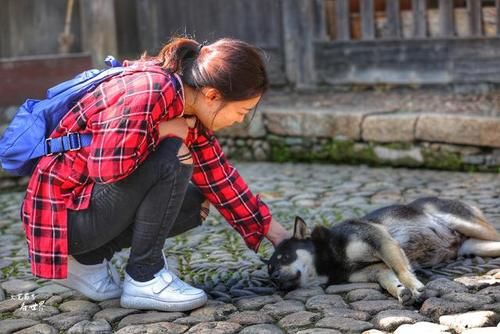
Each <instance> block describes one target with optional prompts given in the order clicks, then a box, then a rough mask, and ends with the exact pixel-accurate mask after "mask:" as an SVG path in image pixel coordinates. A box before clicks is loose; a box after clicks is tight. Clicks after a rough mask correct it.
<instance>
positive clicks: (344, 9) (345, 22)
mask: <svg viewBox="0 0 500 334" xmlns="http://www.w3.org/2000/svg"><path fill="white" fill-rule="evenodd" d="M335 23H336V24H335V28H336V29H335V30H336V31H337V36H336V37H337V38H336V39H337V40H338V41H348V40H350V39H351V28H350V12H349V0H337V1H336V2H335Z"/></svg>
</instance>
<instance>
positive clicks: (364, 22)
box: [360, 0, 375, 40]
mask: <svg viewBox="0 0 500 334" xmlns="http://www.w3.org/2000/svg"><path fill="white" fill-rule="evenodd" d="M360 1H361V2H360V4H361V8H360V9H361V10H360V12H361V39H363V40H372V39H375V17H374V12H373V1H372V0H360Z"/></svg>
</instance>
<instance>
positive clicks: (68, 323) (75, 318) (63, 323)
mask: <svg viewBox="0 0 500 334" xmlns="http://www.w3.org/2000/svg"><path fill="white" fill-rule="evenodd" d="M83 320H90V315H89V314H88V313H83V312H81V313H75V312H65V313H61V314H58V315H54V316H52V317H50V318H45V319H44V322H46V323H48V324H49V325H52V326H54V327H55V328H57V329H58V330H60V331H65V330H68V329H69V328H71V327H72V326H73V325H74V324H76V323H79V322H80V321H83Z"/></svg>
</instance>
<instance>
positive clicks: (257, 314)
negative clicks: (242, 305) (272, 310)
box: [228, 311, 274, 325]
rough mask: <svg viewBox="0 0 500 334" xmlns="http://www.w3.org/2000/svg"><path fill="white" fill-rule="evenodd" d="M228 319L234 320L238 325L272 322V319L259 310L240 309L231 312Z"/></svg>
mask: <svg viewBox="0 0 500 334" xmlns="http://www.w3.org/2000/svg"><path fill="white" fill-rule="evenodd" d="M228 321H231V322H236V323H238V324H240V325H255V324H266V323H267V324H268V323H272V322H273V321H274V320H273V318H271V317H270V316H269V315H267V314H266V313H264V312H261V311H242V312H236V313H233V314H231V315H230V316H229V319H228Z"/></svg>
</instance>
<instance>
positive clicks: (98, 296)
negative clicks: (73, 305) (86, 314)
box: [53, 279, 123, 302]
mask: <svg viewBox="0 0 500 334" xmlns="http://www.w3.org/2000/svg"><path fill="white" fill-rule="evenodd" d="M53 281H54V283H57V284H59V285H62V286H65V287H67V288H70V289H73V290H76V291H78V292H80V293H81V294H82V295H84V296H85V297H88V298H90V299H92V300H95V301H98V302H102V301H104V300H108V299H114V298H119V297H120V296H121V295H122V291H123V290H121V289H120V290H116V291H113V292H107V293H105V292H97V291H95V290H92V288H91V287H89V286H88V285H86V284H84V283H82V282H79V281H77V280H75V279H73V280H72V282H69V281H68V280H67V279H61V280H53Z"/></svg>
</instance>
